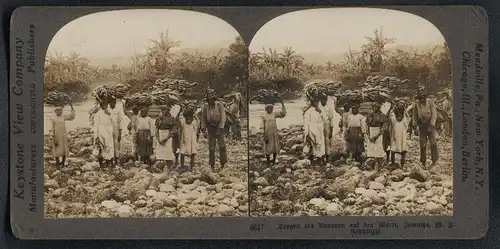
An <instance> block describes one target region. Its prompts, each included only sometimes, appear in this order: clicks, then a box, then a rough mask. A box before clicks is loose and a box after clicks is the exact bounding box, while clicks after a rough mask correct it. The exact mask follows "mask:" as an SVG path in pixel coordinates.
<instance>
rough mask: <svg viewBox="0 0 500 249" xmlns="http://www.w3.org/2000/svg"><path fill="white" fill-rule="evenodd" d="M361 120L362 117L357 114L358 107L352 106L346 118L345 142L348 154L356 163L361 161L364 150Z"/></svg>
mask: <svg viewBox="0 0 500 249" xmlns="http://www.w3.org/2000/svg"><path fill="white" fill-rule="evenodd" d="M363 120H364V117H363V115H361V114H359V106H358V105H353V106H352V109H351V113H349V114H348V115H347V118H346V142H347V146H348V147H347V151H348V154H349V155H351V156H352V158H353V159H354V160H355V161H357V162H360V161H361V154H362V153H363V152H364V150H365V146H364V133H365V131H364V127H363V126H364V124H363Z"/></svg>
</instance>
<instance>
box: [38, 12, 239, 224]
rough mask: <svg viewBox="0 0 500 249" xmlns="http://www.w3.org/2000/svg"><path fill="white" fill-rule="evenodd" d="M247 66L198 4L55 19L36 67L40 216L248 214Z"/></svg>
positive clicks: (235, 42)
mask: <svg viewBox="0 0 500 249" xmlns="http://www.w3.org/2000/svg"><path fill="white" fill-rule="evenodd" d="M247 74H248V49H247V46H246V44H245V42H244V41H243V39H242V38H241V37H240V35H239V34H238V32H237V31H236V30H235V29H234V28H233V27H232V26H231V25H230V24H228V23H227V22H225V21H223V20H222V19H219V18H217V17H215V16H212V15H209V14H204V13H200V12H194V11H185V10H160V9H131V10H116V11H105V12H99V13H94V14H89V15H85V16H83V17H80V18H78V19H75V20H73V21H71V22H70V23H68V24H66V25H65V26H64V27H62V28H61V29H60V30H59V31H58V32H57V34H56V35H55V36H54V37H53V39H52V41H51V43H50V45H49V47H48V49H47V54H46V59H45V66H44V136H45V142H44V143H45V148H44V173H45V175H44V187H45V194H44V214H45V218H116V217H120V218H122V217H123V218H129V217H131V218H137V217H140V218H165V217H205V216H210V217H215V216H248V188H247V186H248V184H247V183H248V144H247V141H248V140H247V137H248V136H247V118H246V117H247V104H246V103H247V100H246V96H247V92H246V91H247V82H246V81H247V80H248V77H247Z"/></svg>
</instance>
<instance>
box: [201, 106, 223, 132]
mask: <svg viewBox="0 0 500 249" xmlns="http://www.w3.org/2000/svg"><path fill="white" fill-rule="evenodd" d="M201 117H202V120H203V122H202V125H203V127H205V128H206V127H208V126H214V125H215V126H218V127H219V128H224V125H225V124H226V109H225V108H224V105H223V104H222V103H221V102H219V101H215V104H214V106H210V105H209V104H208V103H206V104H205V105H204V106H203V110H202V114H201Z"/></svg>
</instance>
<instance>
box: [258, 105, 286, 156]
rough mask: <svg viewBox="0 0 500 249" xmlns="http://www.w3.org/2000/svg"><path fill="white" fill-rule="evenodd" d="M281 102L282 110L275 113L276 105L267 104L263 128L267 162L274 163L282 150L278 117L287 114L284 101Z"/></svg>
mask: <svg viewBox="0 0 500 249" xmlns="http://www.w3.org/2000/svg"><path fill="white" fill-rule="evenodd" d="M280 103H281V111H280V112H277V113H273V110H274V105H273V104H267V105H266V114H264V115H263V116H262V117H261V118H262V126H261V128H262V130H263V132H264V146H263V148H264V154H265V155H266V159H267V164H268V165H269V164H274V163H275V162H276V156H277V154H278V152H279V151H280V141H279V136H278V126H277V125H276V119H277V118H284V117H285V116H286V108H285V104H283V101H280ZM271 155H273V159H272V160H271Z"/></svg>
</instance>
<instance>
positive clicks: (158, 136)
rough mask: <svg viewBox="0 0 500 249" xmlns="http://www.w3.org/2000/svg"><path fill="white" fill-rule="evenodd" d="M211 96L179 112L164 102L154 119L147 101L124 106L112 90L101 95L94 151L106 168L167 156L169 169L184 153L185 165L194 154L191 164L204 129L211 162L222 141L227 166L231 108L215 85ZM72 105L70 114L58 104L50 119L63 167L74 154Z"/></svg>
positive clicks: (55, 152) (94, 120) (94, 119)
mask: <svg viewBox="0 0 500 249" xmlns="http://www.w3.org/2000/svg"><path fill="white" fill-rule="evenodd" d="M206 97H207V98H206V100H207V101H206V103H205V104H204V105H203V107H202V108H201V113H200V112H196V111H185V110H183V108H182V106H180V105H177V107H179V108H177V111H178V112H177V113H176V114H175V113H174V114H172V112H173V111H172V110H173V108H172V107H173V106H172V105H164V106H161V114H160V115H159V116H158V117H157V118H156V119H155V120H153V119H152V118H151V117H150V116H149V108H148V107H146V106H135V107H133V108H132V109H131V110H125V109H123V105H117V99H116V98H115V97H113V96H111V97H109V98H105V99H101V100H99V101H98V102H99V103H98V106H96V107H95V108H96V109H95V110H94V111H93V112H91V113H93V115H91V116H90V120H89V121H90V123H91V125H92V127H93V142H94V150H93V152H92V153H93V154H94V156H96V157H97V160H98V162H99V165H100V166H101V167H102V168H105V167H110V166H114V165H117V164H123V163H124V162H125V160H130V159H132V160H134V161H135V160H140V161H141V162H142V163H144V164H147V165H152V163H153V161H158V160H159V161H163V162H165V165H166V169H169V170H170V169H172V167H177V166H178V163H179V159H180V165H181V168H184V164H185V158H186V157H189V159H190V170H192V169H193V167H194V164H195V156H196V154H197V150H198V139H199V135H200V133H203V134H204V135H205V136H206V137H207V138H208V146H209V164H210V166H211V167H212V169H214V168H215V151H216V147H217V146H216V145H217V144H218V148H219V155H220V156H219V160H220V165H221V168H223V167H224V166H225V164H226V163H227V161H228V159H227V152H226V146H225V140H224V136H225V133H224V126H225V123H226V111H225V108H224V105H223V104H222V103H221V102H219V101H217V97H216V94H215V91H214V90H213V89H208V90H207V95H206ZM70 107H71V114H70V115H63V108H62V107H57V108H55V116H54V117H53V118H52V119H51V122H50V124H51V127H50V132H51V135H52V141H53V143H52V145H53V156H54V158H55V160H56V164H57V165H58V167H63V166H64V163H65V160H66V157H67V156H68V154H69V141H68V134H67V130H66V121H70V120H73V119H74V118H75V111H74V108H73V105H71V104H70ZM125 116H126V117H127V118H125ZM124 123H128V124H124Z"/></svg>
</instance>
